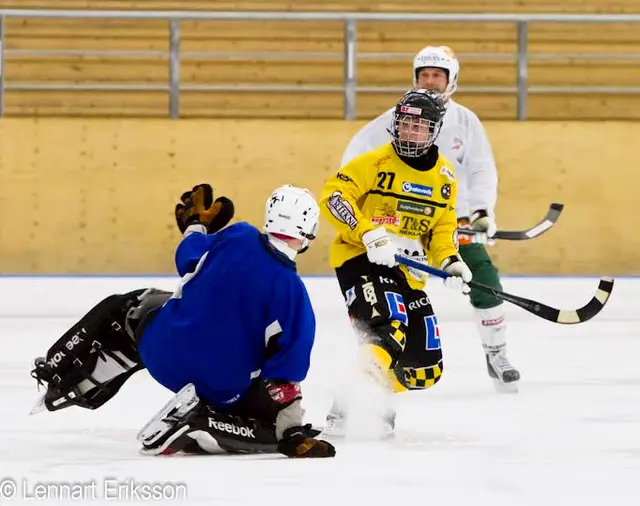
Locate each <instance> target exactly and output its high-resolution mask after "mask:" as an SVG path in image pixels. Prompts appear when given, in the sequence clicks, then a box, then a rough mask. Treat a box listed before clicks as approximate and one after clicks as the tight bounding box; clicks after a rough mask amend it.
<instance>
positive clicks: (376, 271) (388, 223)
mask: <svg viewBox="0 0 640 506" xmlns="http://www.w3.org/2000/svg"><path fill="white" fill-rule="evenodd" d="M445 112H446V107H445V103H444V101H443V100H442V97H441V95H439V94H437V93H435V92H428V91H425V90H417V91H411V92H408V93H407V94H406V95H405V96H404V97H403V98H402V99H401V100H400V101H399V102H398V103H397V105H396V108H395V112H394V114H393V118H392V122H391V125H390V133H391V137H392V141H391V142H390V143H387V144H385V145H383V146H380V147H379V148H376V149H373V150H371V151H369V152H367V153H364V154H362V155H360V156H358V157H356V158H354V159H353V160H352V161H350V162H349V163H348V164H346V165H345V166H343V167H342V168H341V169H340V171H339V172H338V173H337V174H335V175H334V176H332V177H331V178H330V179H329V180H328V181H327V182H326V183H325V185H324V188H323V191H322V195H321V197H320V209H321V212H322V213H323V214H324V216H325V217H326V218H327V219H328V220H329V221H330V223H331V224H332V225H333V226H334V227H335V228H336V230H337V235H336V238H335V240H334V242H333V244H332V245H331V251H330V262H331V265H332V267H334V268H335V270H336V275H337V278H338V282H339V284H340V288H341V291H342V294H343V296H344V299H345V302H346V305H347V308H348V312H349V316H350V318H351V321H352V323H353V325H354V327H355V329H356V332H357V335H358V339H359V342H360V351H361V353H360V356H361V358H362V357H364V365H365V367H366V371H367V374H368V375H370V376H373V377H374V378H376V379H377V380H378V382H380V383H381V384H383V385H384V386H385V387H388V388H389V389H390V390H392V391H396V392H401V391H406V390H413V389H424V388H429V387H431V386H433V385H434V384H435V383H437V382H438V380H439V379H440V376H441V374H442V350H441V347H440V338H439V331H438V321H437V319H436V316H435V314H434V311H433V308H432V306H431V302H430V301H429V299H428V297H427V295H426V293H425V292H424V291H423V290H422V289H423V287H424V286H425V277H424V275H423V273H421V272H419V271H414V270H412V269H409V268H406V267H405V266H404V265H398V263H397V261H396V258H395V255H396V254H398V253H400V254H404V255H406V256H410V257H411V258H413V259H414V260H422V261H425V262H426V261H428V262H429V263H430V264H431V265H434V266H436V267H439V268H441V269H444V270H445V271H446V272H447V273H449V274H450V276H451V277H449V278H447V279H446V280H445V284H447V286H451V287H453V288H456V289H459V290H462V291H463V292H465V293H467V292H468V291H469V288H468V286H467V285H466V282H468V281H470V280H471V272H470V270H469V268H468V267H467V265H466V264H465V263H464V262H463V261H462V259H461V258H460V257H459V256H458V251H457V241H456V235H455V230H456V227H457V219H456V212H455V206H456V195H457V186H456V177H455V173H454V170H453V168H452V165H451V164H450V163H449V162H448V161H447V160H446V159H445V158H443V157H442V156H441V155H440V154H439V153H438V148H437V146H436V145H435V144H434V141H435V140H436V138H437V136H438V133H439V131H440V128H441V126H442V119H443V116H444V114H445ZM346 416H347V413H346V406H344V405H341V403H340V401H338V399H336V402H334V406H333V408H332V410H331V413H330V414H329V416H328V417H327V427H326V432H327V433H328V434H333V435H339V434H340V433H342V432H343V430H344V423H345V421H346ZM384 418H385V424H386V428H385V432H386V431H390V432H392V431H393V428H394V423H395V412H393V411H390V412H388V413H387V414H386V415H385V417H384Z"/></svg>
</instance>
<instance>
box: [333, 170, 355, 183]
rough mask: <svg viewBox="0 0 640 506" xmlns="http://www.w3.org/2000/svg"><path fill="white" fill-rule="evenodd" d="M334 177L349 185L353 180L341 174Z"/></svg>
mask: <svg viewBox="0 0 640 506" xmlns="http://www.w3.org/2000/svg"><path fill="white" fill-rule="evenodd" d="M336 177H337V178H338V179H339V180H340V181H344V182H345V183H350V182H351V181H353V179H351V178H350V177H349V176H347V175H346V174H343V173H342V172H338V173H337V174H336Z"/></svg>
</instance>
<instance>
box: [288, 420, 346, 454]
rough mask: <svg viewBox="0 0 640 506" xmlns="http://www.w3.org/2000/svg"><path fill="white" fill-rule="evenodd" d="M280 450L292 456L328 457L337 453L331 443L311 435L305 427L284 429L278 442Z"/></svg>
mask: <svg viewBox="0 0 640 506" xmlns="http://www.w3.org/2000/svg"><path fill="white" fill-rule="evenodd" d="M278 451H279V452H280V453H282V454H284V455H286V456H287V457H291V458H326V457H335V455H336V449H335V448H334V446H333V445H332V444H331V443H328V442H327V441H323V440H322V439H314V438H312V437H309V431H308V429H306V428H305V427H291V428H289V429H287V430H286V431H284V435H283V437H282V439H281V440H280V441H279V442H278Z"/></svg>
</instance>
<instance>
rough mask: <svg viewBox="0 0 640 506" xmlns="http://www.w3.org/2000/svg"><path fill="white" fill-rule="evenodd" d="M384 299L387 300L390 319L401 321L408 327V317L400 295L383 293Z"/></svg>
mask: <svg viewBox="0 0 640 506" xmlns="http://www.w3.org/2000/svg"><path fill="white" fill-rule="evenodd" d="M384 297H385V299H387V305H388V306H389V314H390V315H391V319H392V320H398V321H401V322H402V323H404V324H405V325H408V324H409V316H408V315H407V307H406V306H405V303H404V299H403V298H402V295H400V294H399V293H395V292H384Z"/></svg>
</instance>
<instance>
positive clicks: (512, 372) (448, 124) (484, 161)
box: [341, 46, 520, 391]
mask: <svg viewBox="0 0 640 506" xmlns="http://www.w3.org/2000/svg"><path fill="white" fill-rule="evenodd" d="M459 72H460V65H459V63H458V59H457V58H456V56H455V53H454V52H453V51H452V50H451V49H450V48H448V47H446V46H438V47H436V46H427V47H425V48H424V49H422V50H421V51H420V52H419V53H418V54H417V55H416V57H415V58H414V60H413V87H414V89H420V88H423V89H430V90H437V91H439V92H441V93H443V94H444V95H445V97H446V99H447V112H446V114H445V116H444V120H443V125H442V129H441V131H440V135H439V137H438V139H437V140H436V145H437V146H438V149H439V151H440V153H441V154H443V155H444V156H445V158H447V159H448V160H449V161H450V162H451V163H452V164H453V165H454V167H455V172H456V175H457V177H458V199H457V208H456V215H457V218H458V226H459V227H460V228H469V227H470V228H472V229H474V230H478V231H481V232H483V234H479V235H476V236H475V237H476V241H478V238H481V239H482V238H483V237H484V238H485V239H486V240H485V241H484V242H485V243H489V244H490V243H491V237H492V236H493V235H494V234H495V232H496V222H495V213H494V208H495V204H496V199H497V186H498V175H497V170H496V165H495V161H494V159H493V153H492V150H491V145H490V144H489V141H488V139H487V135H486V133H485V130H484V128H483V126H482V123H481V122H480V120H479V119H478V116H476V114H475V113H474V112H473V111H471V110H469V109H467V108H466V107H464V106H462V105H460V104H458V103H457V102H455V101H453V100H452V99H451V95H452V94H453V93H454V92H455V90H456V87H457V81H458V75H459ZM393 110H394V108H391V109H389V110H388V111H386V112H384V113H382V114H381V115H380V116H378V117H377V118H375V119H374V120H372V121H371V122H370V123H368V124H367V125H365V126H364V127H363V128H362V129H361V130H360V131H359V132H358V133H357V134H356V135H355V136H354V137H353V139H351V142H350V143H349V145H348V146H347V149H346V151H345V153H344V155H343V157H342V164H341V165H342V166H344V165H345V164H347V163H348V162H349V161H350V160H352V159H353V158H355V157H356V156H358V155H360V154H362V153H365V152H367V151H370V150H371V149H374V148H376V147H378V146H380V145H382V144H385V143H388V142H390V140H391V137H390V134H389V131H388V128H389V125H390V124H391V118H392V114H393ZM459 243H460V256H461V257H462V259H463V260H464V261H465V263H466V264H467V265H468V266H469V268H470V269H471V272H472V273H473V280H474V281H477V282H480V283H484V284H486V285H489V286H492V287H494V288H498V289H501V285H500V278H499V276H498V271H497V269H496V267H495V266H494V265H493V263H492V261H491V258H490V257H489V255H488V253H487V249H486V248H485V246H484V244H482V243H478V242H472V241H471V236H470V235H464V234H460V235H459ZM470 302H471V305H472V306H473V307H474V311H475V315H476V322H477V325H478V329H479V332H480V338H481V339H482V346H483V348H484V352H485V355H486V362H487V370H488V372H489V375H490V376H491V377H492V378H494V380H495V383H496V387H497V389H498V390H499V391H505V390H506V391H517V382H518V380H519V379H520V373H519V372H518V370H516V369H515V368H514V367H513V366H512V365H511V364H510V363H509V361H508V360H507V355H506V340H505V334H506V322H505V312H504V309H503V305H502V300H501V299H498V298H496V297H493V296H491V295H487V294H486V293H482V292H478V291H476V290H472V291H471V294H470Z"/></svg>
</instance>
